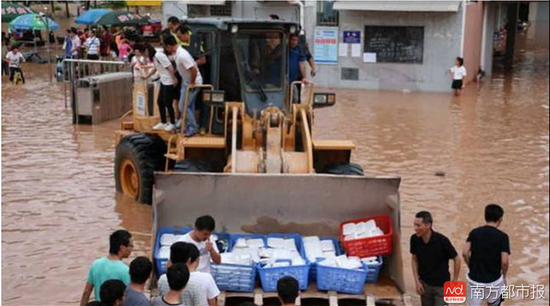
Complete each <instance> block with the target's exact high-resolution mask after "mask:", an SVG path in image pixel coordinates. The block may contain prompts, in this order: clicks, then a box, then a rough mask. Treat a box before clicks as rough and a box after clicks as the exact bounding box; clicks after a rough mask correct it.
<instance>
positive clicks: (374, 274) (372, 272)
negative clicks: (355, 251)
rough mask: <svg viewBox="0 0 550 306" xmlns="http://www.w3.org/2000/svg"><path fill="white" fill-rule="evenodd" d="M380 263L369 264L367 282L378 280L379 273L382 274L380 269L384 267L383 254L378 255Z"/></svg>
mask: <svg viewBox="0 0 550 306" xmlns="http://www.w3.org/2000/svg"><path fill="white" fill-rule="evenodd" d="M378 262H379V264H376V265H367V264H365V266H366V267H367V270H368V272H367V281H366V282H367V283H369V284H374V283H377V282H378V275H379V274H380V270H381V269H382V266H383V265H384V259H382V256H380V257H378Z"/></svg>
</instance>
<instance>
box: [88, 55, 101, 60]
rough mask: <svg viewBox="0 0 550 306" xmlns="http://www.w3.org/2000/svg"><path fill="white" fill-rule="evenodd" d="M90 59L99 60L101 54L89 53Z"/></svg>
mask: <svg viewBox="0 0 550 306" xmlns="http://www.w3.org/2000/svg"><path fill="white" fill-rule="evenodd" d="M88 59H89V60H92V61H97V60H99V55H97V54H88Z"/></svg>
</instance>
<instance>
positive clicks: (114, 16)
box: [94, 11, 149, 27]
mask: <svg viewBox="0 0 550 306" xmlns="http://www.w3.org/2000/svg"><path fill="white" fill-rule="evenodd" d="M148 23H149V17H148V16H142V15H140V14H135V13H130V12H121V11H119V12H117V11H113V12H109V13H107V14H105V15H103V16H101V17H100V18H99V19H98V20H96V22H95V23H94V24H97V25H105V26H116V27H123V26H135V25H145V24H148Z"/></svg>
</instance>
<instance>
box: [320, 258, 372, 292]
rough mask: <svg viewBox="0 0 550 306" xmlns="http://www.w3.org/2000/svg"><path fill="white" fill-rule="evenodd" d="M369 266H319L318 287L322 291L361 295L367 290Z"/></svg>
mask: <svg viewBox="0 0 550 306" xmlns="http://www.w3.org/2000/svg"><path fill="white" fill-rule="evenodd" d="M367 269H368V268H367V267H366V266H364V265H363V268H362V269H360V270H347V269H341V268H333V267H325V266H322V265H318V267H317V288H318V289H319V290H321V291H336V292H340V293H347V294H356V295H361V294H363V293H364V291H365V283H366V280H367V273H368V270H367Z"/></svg>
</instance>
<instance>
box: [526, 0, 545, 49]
mask: <svg viewBox="0 0 550 306" xmlns="http://www.w3.org/2000/svg"><path fill="white" fill-rule="evenodd" d="M529 17H530V20H531V23H532V25H531V29H530V30H529V38H530V39H533V40H534V41H535V44H536V45H537V46H538V47H545V48H548V43H549V24H548V23H549V3H548V2H532V3H531V10H530V16H529Z"/></svg>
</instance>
